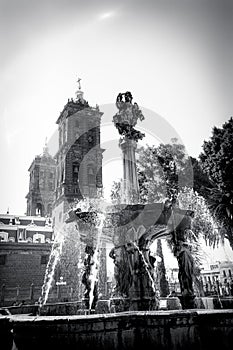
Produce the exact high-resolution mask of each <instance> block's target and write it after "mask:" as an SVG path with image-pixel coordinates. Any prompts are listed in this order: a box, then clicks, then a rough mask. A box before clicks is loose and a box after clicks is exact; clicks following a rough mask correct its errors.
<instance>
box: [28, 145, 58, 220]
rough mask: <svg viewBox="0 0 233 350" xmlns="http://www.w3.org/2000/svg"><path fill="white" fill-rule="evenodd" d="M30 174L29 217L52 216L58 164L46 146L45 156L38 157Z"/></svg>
mask: <svg viewBox="0 0 233 350" xmlns="http://www.w3.org/2000/svg"><path fill="white" fill-rule="evenodd" d="M28 171H29V173H30V179H29V192H28V194H27V196H26V199H27V215H29V216H35V215H39V216H45V217H51V216H52V207H53V203H54V189H55V171H56V162H55V160H54V159H53V157H52V156H51V155H50V154H49V152H48V147H47V145H45V147H44V150H43V154H42V155H40V156H36V157H35V159H34V160H33V162H32V164H31V165H30V167H29V169H28Z"/></svg>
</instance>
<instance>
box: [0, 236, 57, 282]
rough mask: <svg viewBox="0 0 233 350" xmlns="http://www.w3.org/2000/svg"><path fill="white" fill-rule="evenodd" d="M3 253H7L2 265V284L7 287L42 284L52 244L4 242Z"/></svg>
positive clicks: (0, 267)
mask: <svg viewBox="0 0 233 350" xmlns="http://www.w3.org/2000/svg"><path fill="white" fill-rule="evenodd" d="M0 248H1V255H5V262H4V264H2V265H0V280H1V285H2V284H5V285H6V287H16V286H20V287H30V286H31V284H32V283H33V284H34V285H35V286H42V284H43V281H44V274H45V269H46V265H47V264H46V263H44V262H46V260H43V259H41V257H42V256H45V255H46V256H49V254H50V250H51V244H45V243H41V244H40V243H36V244H31V243H9V242H8V243H5V242H4V243H2V244H0Z"/></svg>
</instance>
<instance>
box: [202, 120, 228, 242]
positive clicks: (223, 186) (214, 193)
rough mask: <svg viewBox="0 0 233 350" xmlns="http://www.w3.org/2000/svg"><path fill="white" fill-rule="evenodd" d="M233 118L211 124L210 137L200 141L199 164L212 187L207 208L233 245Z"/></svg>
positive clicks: (208, 195)
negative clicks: (222, 122)
mask: <svg viewBox="0 0 233 350" xmlns="http://www.w3.org/2000/svg"><path fill="white" fill-rule="evenodd" d="M232 140H233V118H232V117H231V118H230V119H229V120H228V121H227V122H226V123H224V124H223V126H222V128H217V127H214V128H213V131H212V136H211V138H210V140H209V141H205V142H204V144H203V152H202V153H201V154H200V161H201V167H202V169H203V171H204V173H205V174H207V175H208V177H209V178H210V181H211V182H212V184H213V187H212V188H211V189H210V190H209V194H207V196H206V198H207V200H208V204H209V207H210V210H211V211H212V213H213V215H214V216H215V217H216V219H217V220H218V221H219V222H220V223H221V224H222V225H223V226H224V229H225V232H226V236H227V238H228V239H229V242H230V244H231V247H232V248H233V181H232V174H233V142H232Z"/></svg>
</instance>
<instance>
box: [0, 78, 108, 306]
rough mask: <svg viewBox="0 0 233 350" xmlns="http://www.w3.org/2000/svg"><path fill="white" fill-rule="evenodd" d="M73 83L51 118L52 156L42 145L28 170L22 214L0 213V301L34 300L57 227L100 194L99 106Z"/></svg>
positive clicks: (101, 155)
mask: <svg viewBox="0 0 233 350" xmlns="http://www.w3.org/2000/svg"><path fill="white" fill-rule="evenodd" d="M78 82H79V88H78V91H77V92H76V97H75V99H73V98H71V99H68V101H67V103H66V104H65V106H64V108H63V110H62V112H61V113H60V115H59V117H58V119H57V121H56V124H57V126H58V135H59V140H58V149H57V152H56V154H55V156H52V155H50V153H49V149H48V145H47V143H46V144H45V147H44V149H43V153H42V154H41V155H38V156H36V157H35V158H34V160H33V161H32V163H31V165H30V167H29V169H28V171H29V191H28V194H27V195H26V200H27V211H26V216H20V217H18V216H16V215H12V214H11V215H10V214H9V213H7V214H4V215H0V280H1V286H0V288H1V290H0V298H1V305H7V304H11V302H12V300H19V299H21V300H22V299H24V300H27V299H28V297H29V295H31V297H32V296H33V300H37V299H38V297H39V295H40V291H41V286H42V285H43V279H44V274H45V270H46V265H47V262H48V259H49V254H50V250H51V246H52V242H53V240H54V234H55V232H56V228H58V227H60V226H61V225H62V224H63V223H64V222H65V220H66V218H67V213H68V211H69V210H70V209H71V208H72V207H73V206H74V205H76V204H77V202H78V201H80V200H81V199H83V198H95V197H97V196H99V195H101V194H102V187H103V185H102V158H103V151H104V150H103V149H102V148H101V147H100V123H101V117H102V114H103V113H102V112H100V110H99V107H98V106H96V107H91V106H89V104H88V102H87V101H86V100H85V99H84V97H83V92H82V91H81V86H80V80H79V81H78ZM57 278H58V279H59V276H57ZM68 282H69V281H68ZM12 288H13V289H14V290H15V291H16V292H15V293H16V295H13V296H12V291H10V289H11V290H12ZM17 288H18V289H17ZM32 288H33V291H32ZM23 289H24V293H23ZM25 290H26V292H25ZM13 294H14V293H13Z"/></svg>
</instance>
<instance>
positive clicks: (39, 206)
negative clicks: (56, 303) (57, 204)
mask: <svg viewBox="0 0 233 350" xmlns="http://www.w3.org/2000/svg"><path fill="white" fill-rule="evenodd" d="M36 215H39V216H43V205H42V204H41V203H37V204H36Z"/></svg>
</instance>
